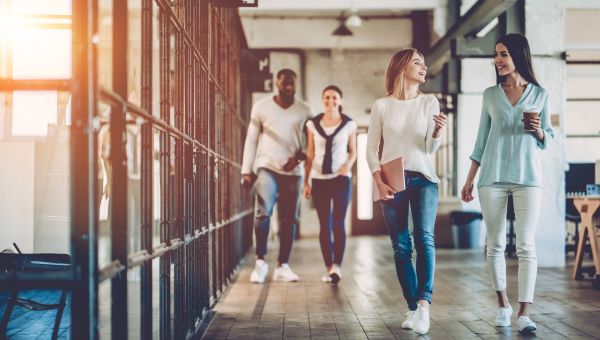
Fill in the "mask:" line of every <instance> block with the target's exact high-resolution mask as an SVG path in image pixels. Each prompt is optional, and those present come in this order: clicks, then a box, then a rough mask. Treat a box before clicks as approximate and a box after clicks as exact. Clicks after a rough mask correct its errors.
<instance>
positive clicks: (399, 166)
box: [373, 157, 406, 202]
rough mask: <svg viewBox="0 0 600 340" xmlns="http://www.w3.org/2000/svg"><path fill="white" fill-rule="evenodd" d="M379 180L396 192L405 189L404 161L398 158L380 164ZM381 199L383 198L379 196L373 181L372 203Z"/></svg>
mask: <svg viewBox="0 0 600 340" xmlns="http://www.w3.org/2000/svg"><path fill="white" fill-rule="evenodd" d="M381 179H382V180H383V182H384V183H385V184H387V185H389V186H391V187H392V189H394V190H396V192H398V191H402V190H404V189H406V186H405V184H404V159H402V157H398V158H396V159H393V160H391V161H389V162H387V163H385V164H381ZM382 199H384V198H383V197H380V196H379V190H377V184H375V181H373V202H378V201H381V200H382Z"/></svg>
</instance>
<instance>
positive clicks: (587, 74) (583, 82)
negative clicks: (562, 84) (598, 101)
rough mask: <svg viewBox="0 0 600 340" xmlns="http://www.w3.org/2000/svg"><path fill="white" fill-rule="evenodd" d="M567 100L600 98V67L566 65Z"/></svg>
mask: <svg viewBox="0 0 600 340" xmlns="http://www.w3.org/2000/svg"><path fill="white" fill-rule="evenodd" d="M566 92H567V98H600V65H567V81H566Z"/></svg>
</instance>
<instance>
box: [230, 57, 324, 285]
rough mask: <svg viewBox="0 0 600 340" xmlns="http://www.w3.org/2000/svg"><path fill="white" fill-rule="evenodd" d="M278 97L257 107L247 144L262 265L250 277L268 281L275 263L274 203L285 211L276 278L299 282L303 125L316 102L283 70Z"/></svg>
mask: <svg viewBox="0 0 600 340" xmlns="http://www.w3.org/2000/svg"><path fill="white" fill-rule="evenodd" d="M276 86H277V91H278V93H277V95H275V96H268V97H266V98H263V99H261V100H259V101H257V102H256V103H255V104H254V105H253V106H252V113H251V117H250V126H249V127H248V134H247V135H246V143H245V144H244V157H243V162H242V171H241V173H242V178H243V179H242V182H243V184H244V186H246V187H250V186H252V184H254V190H255V202H254V210H255V211H254V233H255V236H256V258H257V259H256V264H255V267H254V270H253V271H252V274H251V275H250V281H251V282H254V283H264V282H265V280H266V277H267V274H268V272H269V267H268V265H267V263H266V262H265V260H264V257H265V255H266V254H267V238H268V236H269V224H270V219H271V215H272V213H273V206H274V205H275V203H276V202H277V203H278V205H277V207H278V213H279V226H280V227H279V257H278V259H277V262H278V266H277V268H276V269H275V272H274V274H273V280H275V281H285V282H294V281H298V280H299V278H298V275H296V274H295V273H294V272H293V271H292V270H291V268H290V267H289V265H288V260H289V258H290V253H291V250H292V243H293V240H294V234H295V230H296V225H297V224H298V215H299V208H300V196H299V193H300V188H301V184H302V167H300V166H298V165H299V164H300V163H301V162H302V160H303V155H304V154H303V153H302V149H303V148H304V135H303V128H304V124H305V122H306V120H307V119H308V118H310V117H312V116H313V115H314V113H313V110H312V108H311V107H310V105H309V104H308V103H306V102H304V101H302V100H299V99H296V98H295V97H294V96H295V94H296V73H294V71H292V70H290V69H282V70H280V71H279V72H277V81H276Z"/></svg>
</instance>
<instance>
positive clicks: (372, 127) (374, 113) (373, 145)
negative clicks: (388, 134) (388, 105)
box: [366, 102, 383, 173]
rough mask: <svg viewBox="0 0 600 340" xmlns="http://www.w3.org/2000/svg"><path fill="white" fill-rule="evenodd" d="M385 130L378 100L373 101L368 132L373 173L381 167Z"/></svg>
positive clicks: (368, 162) (369, 157)
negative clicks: (381, 150)
mask: <svg viewBox="0 0 600 340" xmlns="http://www.w3.org/2000/svg"><path fill="white" fill-rule="evenodd" d="M382 131H383V120H382V114H381V109H380V108H379V106H378V105H377V102H375V103H373V107H372V108H371V120H370V122H369V132H368V133H367V154H366V157H367V164H369V169H370V170H371V173H375V172H376V171H378V170H379V169H380V168H381V164H380V162H379V142H380V141H381V134H382Z"/></svg>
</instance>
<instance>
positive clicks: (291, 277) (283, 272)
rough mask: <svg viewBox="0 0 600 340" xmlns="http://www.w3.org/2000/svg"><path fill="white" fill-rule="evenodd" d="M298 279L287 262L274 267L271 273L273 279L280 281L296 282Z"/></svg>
mask: <svg viewBox="0 0 600 340" xmlns="http://www.w3.org/2000/svg"><path fill="white" fill-rule="evenodd" d="M298 280H300V278H299V277H298V275H296V273H294V272H293V271H292V268H290V266H289V265H288V264H287V263H284V264H282V265H281V267H277V268H275V272H274V273H273V281H281V282H296V281H298Z"/></svg>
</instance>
